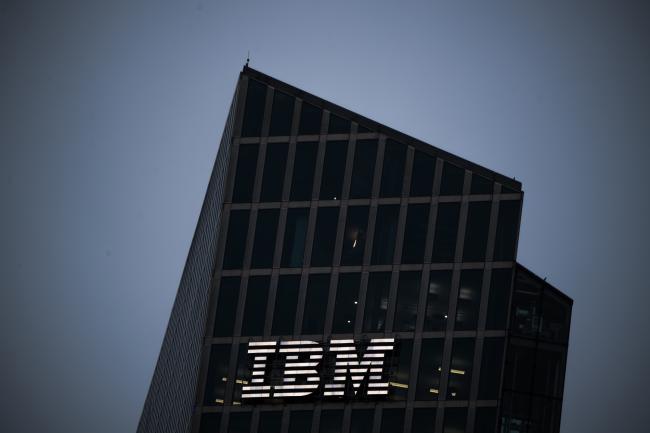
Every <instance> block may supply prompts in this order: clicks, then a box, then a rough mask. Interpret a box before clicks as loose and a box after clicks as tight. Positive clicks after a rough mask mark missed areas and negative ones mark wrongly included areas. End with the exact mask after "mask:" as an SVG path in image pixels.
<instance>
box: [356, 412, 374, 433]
mask: <svg viewBox="0 0 650 433" xmlns="http://www.w3.org/2000/svg"><path fill="white" fill-rule="evenodd" d="M374 417H375V410H374V409H352V413H351V416H350V433H368V431H372V425H373V422H374Z"/></svg>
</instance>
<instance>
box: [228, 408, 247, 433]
mask: <svg viewBox="0 0 650 433" xmlns="http://www.w3.org/2000/svg"><path fill="white" fill-rule="evenodd" d="M250 429H251V412H231V413H230V422H229V423H228V433H248V432H249V431H250Z"/></svg>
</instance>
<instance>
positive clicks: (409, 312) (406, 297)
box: [393, 272, 421, 332]
mask: <svg viewBox="0 0 650 433" xmlns="http://www.w3.org/2000/svg"><path fill="white" fill-rule="evenodd" d="M420 275H421V274H420V272H400V274H399V283H398V286H397V306H396V308H395V323H394V324H393V331H398V332H399V331H415V321H416V319H417V317H418V299H419V297H420Z"/></svg>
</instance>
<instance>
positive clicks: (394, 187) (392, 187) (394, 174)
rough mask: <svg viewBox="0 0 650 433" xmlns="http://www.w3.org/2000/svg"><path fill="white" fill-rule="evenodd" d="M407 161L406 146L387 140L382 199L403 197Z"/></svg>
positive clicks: (382, 173)
mask: <svg viewBox="0 0 650 433" xmlns="http://www.w3.org/2000/svg"><path fill="white" fill-rule="evenodd" d="M405 161H406V146H405V145H404V144H402V143H398V142H397V141H393V140H386V150H385V151H384V165H383V168H382V171H381V187H380V188H379V196H380V197H399V196H400V195H402V179H403V177H404V163H405Z"/></svg>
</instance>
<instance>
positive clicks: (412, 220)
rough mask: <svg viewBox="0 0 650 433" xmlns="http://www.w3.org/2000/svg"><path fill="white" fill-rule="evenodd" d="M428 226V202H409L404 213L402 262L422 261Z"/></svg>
mask: <svg viewBox="0 0 650 433" xmlns="http://www.w3.org/2000/svg"><path fill="white" fill-rule="evenodd" d="M428 226H429V204H428V203H423V204H410V205H409V206H408V212H407V214H406V228H405V230H404V245H403V247H402V263H422V262H423V261H424V246H425V242H426V240H427V228H428Z"/></svg>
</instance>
